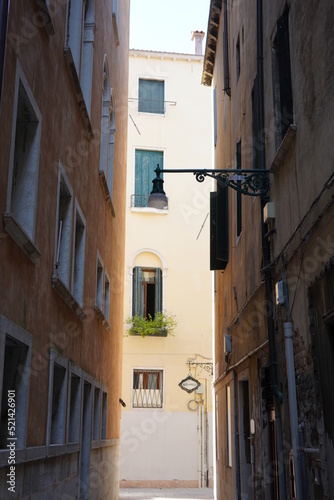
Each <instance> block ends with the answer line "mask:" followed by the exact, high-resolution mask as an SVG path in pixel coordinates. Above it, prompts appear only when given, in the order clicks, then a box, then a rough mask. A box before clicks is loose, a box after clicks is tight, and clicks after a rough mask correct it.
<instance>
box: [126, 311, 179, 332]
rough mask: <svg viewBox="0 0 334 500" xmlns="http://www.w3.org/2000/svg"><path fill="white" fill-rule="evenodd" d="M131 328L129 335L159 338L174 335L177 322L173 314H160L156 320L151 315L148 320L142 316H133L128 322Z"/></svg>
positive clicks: (156, 316)
mask: <svg viewBox="0 0 334 500" xmlns="http://www.w3.org/2000/svg"><path fill="white" fill-rule="evenodd" d="M126 323H127V324H128V325H131V326H130V329H129V335H140V336H141V337H147V336H148V335H149V336H154V335H156V336H157V337H159V336H160V337H163V336H166V335H167V333H168V334H169V335H174V330H175V327H176V325H177V320H176V318H175V316H173V315H172V314H168V313H164V312H159V313H157V314H156V315H155V317H154V318H152V316H151V315H150V314H149V315H148V317H147V318H143V317H142V316H133V317H131V318H128V319H127V320H126Z"/></svg>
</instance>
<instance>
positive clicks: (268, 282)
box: [256, 0, 286, 500]
mask: <svg viewBox="0 0 334 500" xmlns="http://www.w3.org/2000/svg"><path fill="white" fill-rule="evenodd" d="M256 15H257V23H256V24H257V37H256V38H257V79H258V103H259V104H258V113H259V116H258V120H259V130H260V133H262V134H263V131H264V93H263V21H262V0H257V4H256ZM259 158H260V165H259V167H260V168H261V169H265V168H266V155H265V140H264V134H263V139H262V143H261V148H260V154H259ZM264 205H265V202H264V200H261V231H262V252H263V261H264V276H265V291H266V301H267V304H268V305H269V306H270V307H269V308H268V309H269V310H268V312H267V330H268V343H269V357H270V378H271V386H272V390H273V393H274V396H275V397H274V400H275V420H276V447H277V459H278V480H279V495H280V500H285V498H286V493H285V492H286V490H285V474H284V463H283V436H282V421H281V401H282V394H281V393H280V391H279V390H278V382H277V357H276V345H275V327H274V318H273V310H274V309H273V302H272V276H271V269H270V247H269V243H268V239H267V238H266V237H265V234H266V233H267V224H265V223H264V219H263V208H264Z"/></svg>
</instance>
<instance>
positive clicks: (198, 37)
mask: <svg viewBox="0 0 334 500" xmlns="http://www.w3.org/2000/svg"><path fill="white" fill-rule="evenodd" d="M204 36H205V33H204V31H192V32H191V41H193V40H195V55H196V56H202V55H203V50H202V43H203V38H204Z"/></svg>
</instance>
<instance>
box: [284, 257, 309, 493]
mask: <svg viewBox="0 0 334 500" xmlns="http://www.w3.org/2000/svg"><path fill="white" fill-rule="evenodd" d="M282 278H283V290H284V304H285V309H286V316H287V321H286V322H285V323H284V338H285V358H286V369H287V378H288V391H289V411H290V430H291V443H292V453H293V463H294V470H295V488H296V498H297V500H301V499H302V498H304V496H303V488H302V478H301V468H300V454H299V429H298V408H297V392H296V374H295V362H294V349H293V329H292V323H291V316H290V305H289V295H288V285H287V282H286V274H285V263H284V260H283V269H282Z"/></svg>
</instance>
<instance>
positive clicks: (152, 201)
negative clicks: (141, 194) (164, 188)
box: [147, 193, 168, 210]
mask: <svg viewBox="0 0 334 500" xmlns="http://www.w3.org/2000/svg"><path fill="white" fill-rule="evenodd" d="M147 206H148V207H149V208H157V209H160V210H161V209H163V208H165V209H166V208H168V198H167V196H166V195H165V193H151V194H150V196H149V197H148V201H147Z"/></svg>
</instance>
